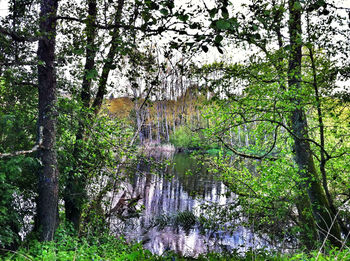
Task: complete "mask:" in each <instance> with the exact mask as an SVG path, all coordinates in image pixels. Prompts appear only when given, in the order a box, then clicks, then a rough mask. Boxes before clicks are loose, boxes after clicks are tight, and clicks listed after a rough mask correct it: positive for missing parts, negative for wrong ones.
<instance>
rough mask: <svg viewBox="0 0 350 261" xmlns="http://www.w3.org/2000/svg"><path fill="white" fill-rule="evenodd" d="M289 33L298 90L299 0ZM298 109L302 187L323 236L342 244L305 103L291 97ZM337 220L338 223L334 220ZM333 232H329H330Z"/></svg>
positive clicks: (291, 79) (292, 80) (292, 2)
mask: <svg viewBox="0 0 350 261" xmlns="http://www.w3.org/2000/svg"><path fill="white" fill-rule="evenodd" d="M288 3H289V13H290V17H289V35H290V47H291V53H290V57H289V64H288V86H289V88H290V90H293V91H295V92H296V93H297V95H298V92H299V90H300V89H301V84H300V79H301V58H302V38H301V35H302V27H301V3H300V1H299V0H289V2H288ZM291 102H292V104H295V108H294V110H293V112H292V115H291V117H290V125H291V128H292V130H293V134H294V135H293V138H294V149H295V161H296V163H297V165H298V168H299V174H300V176H301V178H302V179H303V181H302V182H301V186H302V187H303V188H304V189H305V190H306V191H307V193H308V200H310V202H311V206H312V212H313V218H314V220H315V223H316V225H317V227H318V229H319V237H320V239H321V240H322V239H325V237H327V236H328V239H329V241H330V242H331V243H332V245H335V246H340V245H341V244H340V243H341V242H340V241H338V240H339V239H340V230H339V226H338V223H337V222H336V221H335V220H334V215H333V214H332V211H331V210H330V207H329V202H328V201H327V198H326V196H325V194H324V192H323V190H322V186H321V184H320V181H319V177H318V174H317V171H316V168H315V164H314V161H313V157H312V152H311V148H310V144H309V142H308V141H307V139H308V130H307V120H306V116H305V113H304V110H303V108H302V105H301V101H300V98H298V97H295V98H293V99H291ZM333 221H334V223H333ZM327 233H329V235H328V234H327Z"/></svg>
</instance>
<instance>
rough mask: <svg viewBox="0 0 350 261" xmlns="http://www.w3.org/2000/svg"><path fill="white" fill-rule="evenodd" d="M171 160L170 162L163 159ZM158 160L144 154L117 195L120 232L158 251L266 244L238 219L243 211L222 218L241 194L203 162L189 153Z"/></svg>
mask: <svg viewBox="0 0 350 261" xmlns="http://www.w3.org/2000/svg"><path fill="white" fill-rule="evenodd" d="M167 160H168V161H169V163H170V164H169V165H166V164H165V165H164V162H165V161H167ZM157 162H159V164H156V163H153V164H151V163H147V162H145V161H142V160H140V162H139V163H138V164H137V166H136V170H135V171H134V173H133V175H131V176H130V177H129V178H128V180H127V181H125V182H124V183H123V184H122V187H121V188H120V190H119V192H118V193H117V194H116V195H115V197H114V199H113V204H112V206H117V205H118V204H119V206H120V207H119V208H117V209H118V210H117V211H116V212H117V214H116V215H115V216H114V217H113V218H112V219H111V223H112V224H111V228H112V231H114V233H115V234H116V235H125V237H126V239H127V240H128V241H132V240H136V241H141V242H142V243H143V245H144V247H145V248H147V249H149V250H150V251H151V252H152V253H155V254H158V255H162V254H164V253H165V252H166V251H168V250H172V251H175V252H177V253H180V254H182V255H184V256H193V257H196V256H198V255H199V254H201V253H206V252H208V251H231V250H233V249H236V250H237V251H240V252H245V251H246V250H247V249H249V248H260V247H262V246H264V245H267V243H266V242H264V241H263V240H262V239H261V238H258V237H256V236H255V235H254V233H252V231H251V230H249V229H247V228H244V227H242V226H241V225H240V223H241V221H242V220H243V219H244V217H235V218H234V219H232V218H228V219H227V218H226V220H225V219H224V220H220V219H219V218H218V213H219V212H220V211H221V210H222V209H224V207H227V206H235V207H236V208H239V206H237V197H236V196H235V195H232V194H230V193H228V191H227V189H226V186H225V185H224V184H223V183H222V182H220V181H218V180H217V179H215V177H213V175H212V174H210V173H208V171H207V167H206V166H205V164H201V162H200V161H199V160H197V159H195V158H193V157H191V155H190V154H186V153H177V154H171V155H168V156H166V157H163V158H162V160H159V159H158V160H157ZM162 163H163V164H162ZM208 209H211V211H208Z"/></svg>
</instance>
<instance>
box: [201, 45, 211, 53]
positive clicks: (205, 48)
mask: <svg viewBox="0 0 350 261" xmlns="http://www.w3.org/2000/svg"><path fill="white" fill-rule="evenodd" d="M201 47H202V50H203V51H204V52H205V53H207V52H208V50H209V49H208V46H206V45H202V46H201Z"/></svg>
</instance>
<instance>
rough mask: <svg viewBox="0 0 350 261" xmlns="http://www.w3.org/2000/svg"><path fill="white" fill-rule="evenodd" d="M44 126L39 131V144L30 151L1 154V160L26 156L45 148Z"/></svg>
mask: <svg viewBox="0 0 350 261" xmlns="http://www.w3.org/2000/svg"><path fill="white" fill-rule="evenodd" d="M43 128H44V127H43V126H40V129H39V142H38V143H37V144H36V145H35V146H34V147H33V148H32V149H30V150H19V151H15V152H12V153H0V159H3V158H8V157H15V156H19V155H26V154H29V153H32V152H35V151H38V150H39V149H41V148H43V146H42V143H43Z"/></svg>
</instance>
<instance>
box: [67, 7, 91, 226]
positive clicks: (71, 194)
mask: <svg viewBox="0 0 350 261" xmlns="http://www.w3.org/2000/svg"><path fill="white" fill-rule="evenodd" d="M88 15H89V16H88V19H87V20H86V28H85V31H86V42H87V44H86V51H85V52H86V54H85V57H86V63H85V68H84V77H83V83H82V89H81V94H80V98H81V101H82V103H83V106H84V108H86V109H87V108H89V107H90V100H91V85H92V80H93V78H91V76H89V75H91V72H92V70H94V69H95V56H96V45H95V38H96V26H95V21H96V15H97V3H96V0H88ZM81 113H82V115H84V114H87V113H86V111H84V109H83V111H81ZM84 117H89V115H85V116H84ZM85 128H86V126H84V124H83V122H82V121H80V122H79V128H78V131H77V133H76V136H75V138H76V139H75V140H76V142H75V145H74V150H73V163H72V165H73V168H72V170H71V171H70V172H69V173H68V177H67V179H66V186H65V190H64V204H65V211H66V212H65V214H66V219H67V221H69V222H71V223H72V224H73V226H74V228H75V229H76V231H78V230H79V225H80V216H81V212H82V206H83V203H84V200H85V199H86V192H85V186H86V177H85V176H84V173H83V175H81V176H78V175H76V172H77V169H78V167H81V163H78V162H76V160H77V159H79V158H80V155H79V154H80V152H81V148H80V147H79V144H80V141H82V140H83V138H84V133H85Z"/></svg>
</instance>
